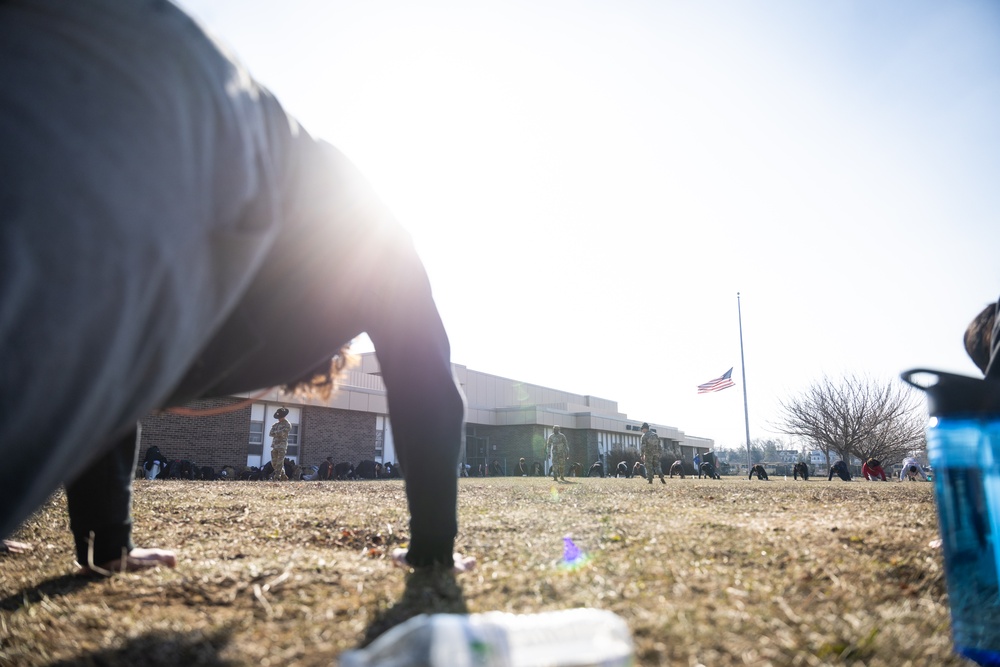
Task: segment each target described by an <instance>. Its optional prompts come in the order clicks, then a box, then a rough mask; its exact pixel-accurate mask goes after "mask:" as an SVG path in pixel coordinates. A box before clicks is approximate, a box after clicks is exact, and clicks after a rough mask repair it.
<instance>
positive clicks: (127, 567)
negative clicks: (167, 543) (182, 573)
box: [78, 549, 177, 577]
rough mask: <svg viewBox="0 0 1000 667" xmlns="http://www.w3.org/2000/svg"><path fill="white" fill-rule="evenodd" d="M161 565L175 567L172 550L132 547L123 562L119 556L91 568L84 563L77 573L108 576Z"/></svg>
mask: <svg viewBox="0 0 1000 667" xmlns="http://www.w3.org/2000/svg"><path fill="white" fill-rule="evenodd" d="M161 565H162V566H164V567H170V568H174V567H177V555H176V554H174V552H173V551H167V550H165V549H132V551H130V552H129V554H128V557H127V558H126V559H125V563H124V564H123V563H122V559H121V558H116V559H114V560H112V561H108V562H107V563H102V564H101V565H98V566H96V567H93V568H91V567H88V566H86V565H84V566H81V567H80V571H79V572H78V574H80V575H93V574H99V575H103V576H105V577H110V576H111V575H113V574H117V573H119V572H138V571H139V570H148V569H150V568H153V567H160V566H161Z"/></svg>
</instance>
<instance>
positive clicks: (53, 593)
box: [0, 574, 95, 611]
mask: <svg viewBox="0 0 1000 667" xmlns="http://www.w3.org/2000/svg"><path fill="white" fill-rule="evenodd" d="M94 581H95V578H94V577H78V576H76V575H72V574H65V575H63V576H61V577H55V578H54V579H49V580H47V581H43V582H42V583H40V584H38V585H37V586H33V587H32V588H26V589H24V590H22V591H18V592H17V593H14V594H13V595H8V596H7V597H5V598H3V599H2V600H0V609H2V610H4V611H17V610H18V609H20V608H21V607H27V606H30V605H33V604H38V603H39V602H41V601H42V600H43V599H45V598H57V597H60V596H63V595H69V594H71V593H75V592H76V591H78V590H80V589H81V588H85V587H87V586H88V585H90V584H91V583H93V582H94Z"/></svg>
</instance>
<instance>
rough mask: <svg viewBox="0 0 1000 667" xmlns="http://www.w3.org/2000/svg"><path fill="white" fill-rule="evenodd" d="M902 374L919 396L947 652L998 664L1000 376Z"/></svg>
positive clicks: (999, 649)
mask: <svg viewBox="0 0 1000 667" xmlns="http://www.w3.org/2000/svg"><path fill="white" fill-rule="evenodd" d="M902 377H903V380H904V381H905V382H907V383H908V384H910V385H912V386H914V387H916V388H918V389H920V390H922V391H924V392H926V394H927V404H928V412H929V414H930V421H929V422H928V425H927V457H928V459H929V460H930V464H931V467H932V468H933V471H934V499H935V502H936V504H937V510H938V527H939V529H940V531H941V542H942V548H943V551H944V565H945V577H946V579H947V582H948V602H949V606H950V608H951V630H952V639H953V641H954V644H955V650H956V651H957V652H958V653H959V654H961V655H963V656H965V657H966V658H969V659H970V660H973V661H975V662H977V663H979V664H980V665H997V666H1000V589H998V583H997V582H998V578H1000V577H998V575H1000V545H998V542H997V540H998V536H1000V382H995V381H987V380H979V379H976V378H970V377H965V376H961V375H954V374H951V373H942V372H940V371H931V370H925V369H915V370H911V371H907V372H906V373H903V375H902Z"/></svg>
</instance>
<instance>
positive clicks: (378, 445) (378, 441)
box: [375, 431, 385, 461]
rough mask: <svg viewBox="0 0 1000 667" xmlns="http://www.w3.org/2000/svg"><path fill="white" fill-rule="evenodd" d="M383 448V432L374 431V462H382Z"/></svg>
mask: <svg viewBox="0 0 1000 667" xmlns="http://www.w3.org/2000/svg"><path fill="white" fill-rule="evenodd" d="M384 446H385V431H375V460H376V461H382V450H383V448H384Z"/></svg>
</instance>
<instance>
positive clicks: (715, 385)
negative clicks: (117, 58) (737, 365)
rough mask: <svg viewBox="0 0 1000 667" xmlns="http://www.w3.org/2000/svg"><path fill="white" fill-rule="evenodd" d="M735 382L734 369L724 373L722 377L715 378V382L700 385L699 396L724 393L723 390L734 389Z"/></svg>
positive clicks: (710, 381)
mask: <svg viewBox="0 0 1000 667" xmlns="http://www.w3.org/2000/svg"><path fill="white" fill-rule="evenodd" d="M734 384H736V383H735V382H733V369H732V368H730V369H729V370H728V371H726V372H725V373H723V374H722V375H721V376H719V377H717V378H715V379H714V380H709V381H708V382H706V383H705V384H700V385H698V393H699V394H709V393H711V392H713V391H722V390H723V389H728V388H729V387H732V386H733V385H734Z"/></svg>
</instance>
